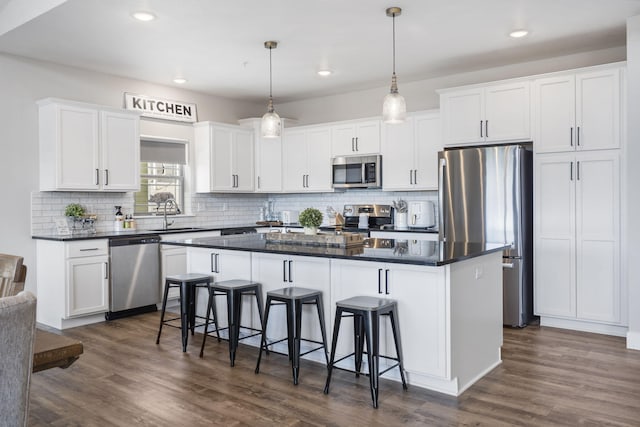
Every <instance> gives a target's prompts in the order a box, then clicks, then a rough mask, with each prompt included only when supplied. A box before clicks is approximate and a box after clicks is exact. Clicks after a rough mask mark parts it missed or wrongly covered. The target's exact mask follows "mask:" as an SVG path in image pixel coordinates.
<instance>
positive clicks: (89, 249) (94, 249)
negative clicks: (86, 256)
mask: <svg viewBox="0 0 640 427" xmlns="http://www.w3.org/2000/svg"><path fill="white" fill-rule="evenodd" d="M99 249H100V248H84V249H80V252H88V251H97V250H99Z"/></svg>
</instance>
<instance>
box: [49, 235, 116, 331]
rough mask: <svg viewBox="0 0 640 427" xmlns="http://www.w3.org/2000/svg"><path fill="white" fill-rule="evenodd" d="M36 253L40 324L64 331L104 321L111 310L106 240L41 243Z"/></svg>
mask: <svg viewBox="0 0 640 427" xmlns="http://www.w3.org/2000/svg"><path fill="white" fill-rule="evenodd" d="M36 251H37V269H36V274H37V283H38V300H39V301H40V302H41V303H40V304H38V309H37V313H38V314H37V319H38V322H39V323H42V324H44V325H47V326H51V327H54V328H56V329H64V328H68V327H73V326H79V325H83V324H88V323H94V322H96V321H102V320H104V317H103V316H102V314H103V313H104V312H106V311H108V309H109V255H108V253H109V247H108V242H107V240H106V239H95V240H79V241H71V242H55V241H47V240H38V242H37V245H36ZM45 301H46V303H44V302H45ZM91 315H99V316H93V317H92V318H89V317H88V316H91Z"/></svg>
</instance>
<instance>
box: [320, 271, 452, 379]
mask: <svg viewBox="0 0 640 427" xmlns="http://www.w3.org/2000/svg"><path fill="white" fill-rule="evenodd" d="M358 295H368V296H375V297H382V298H391V299H394V300H396V301H397V303H398V317H399V322H398V323H399V327H400V335H401V337H402V350H403V353H404V365H405V369H406V370H407V371H408V372H414V373H420V374H424V375H429V376H434V377H440V378H444V377H446V375H447V357H448V350H447V341H446V333H445V331H446V329H447V328H446V324H447V310H446V307H447V292H446V280H445V272H444V269H443V268H433V267H423V266H412V265H403V264H383V263H380V264H378V263H372V262H362V261H347V260H336V259H334V260H332V261H331V300H332V301H331V312H332V313H333V314H332V319H333V316H335V303H336V302H337V301H340V300H343V299H346V298H350V297H353V296H358ZM418 301H419V302H418ZM416 302H418V303H416ZM381 320H382V322H381V324H383V323H384V326H382V327H381V329H380V330H381V334H380V335H381V343H380V348H381V351H385V352H386V354H387V355H391V356H394V355H395V346H394V343H393V334H392V333H391V327H390V324H389V321H388V319H387V317H386V316H383V317H382V318H381ZM349 322H350V321H348V320H347V318H344V319H343V320H342V325H341V328H340V337H341V338H340V346H339V347H338V349H339V350H338V351H339V353H340V354H341V355H345V354H348V353H350V352H352V351H353V328H351V327H350V326H349V325H350V323H349ZM332 328H333V322H332ZM336 356H338V354H336ZM389 374H390V375H396V374H397V370H392V371H390V373H389ZM409 375H411V374H409Z"/></svg>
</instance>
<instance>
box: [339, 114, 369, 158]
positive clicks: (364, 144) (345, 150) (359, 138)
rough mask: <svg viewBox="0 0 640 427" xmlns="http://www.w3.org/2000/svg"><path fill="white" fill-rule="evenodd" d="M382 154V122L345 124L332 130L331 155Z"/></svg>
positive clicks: (366, 121) (365, 121) (367, 121)
mask: <svg viewBox="0 0 640 427" xmlns="http://www.w3.org/2000/svg"><path fill="white" fill-rule="evenodd" d="M379 153H380V120H364V121H353V122H344V123H339V124H336V125H334V126H333V127H332V128H331V155H332V156H333V157H335V156H351V155H358V154H362V155H365V154H379Z"/></svg>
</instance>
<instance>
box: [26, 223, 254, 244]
mask: <svg viewBox="0 0 640 427" xmlns="http://www.w3.org/2000/svg"><path fill="white" fill-rule="evenodd" d="M248 227H253V228H260V226H256V225H255V224H253V225H245V226H234V227H182V228H180V227H176V228H169V229H168V230H143V229H136V230H123V231H102V232H97V233H83V232H80V233H73V234H67V235H59V234H55V233H51V234H37V235H34V236H31V238H32V239H39V240H53V241H56V242H70V241H73V240H89V239H109V238H112V237H138V236H149V235H158V234H176V233H198V232H202V231H223V230H226V231H231V230H234V229H243V228H248Z"/></svg>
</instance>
